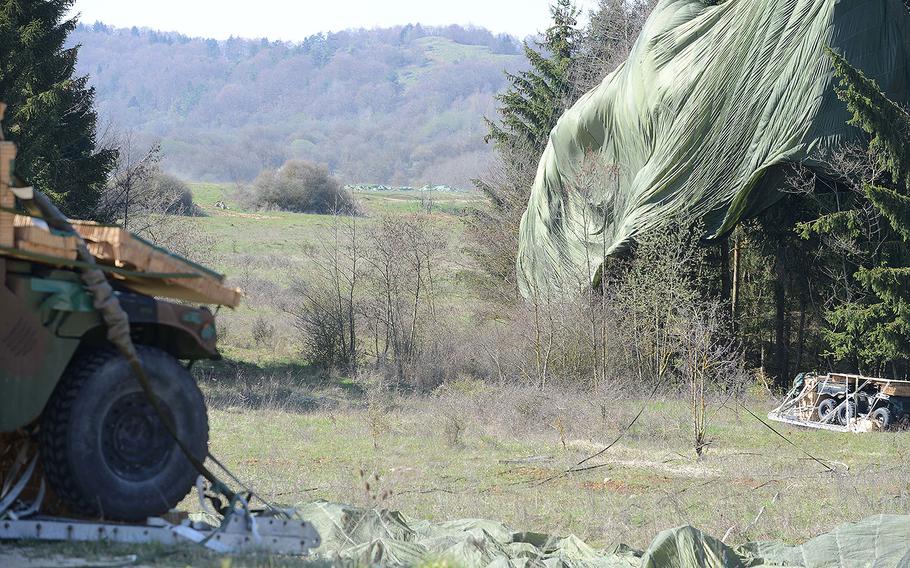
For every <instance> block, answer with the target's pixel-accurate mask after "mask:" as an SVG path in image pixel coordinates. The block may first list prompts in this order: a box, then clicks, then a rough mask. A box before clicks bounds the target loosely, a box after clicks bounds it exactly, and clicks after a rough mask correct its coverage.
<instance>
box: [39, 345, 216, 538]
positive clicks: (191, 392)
mask: <svg viewBox="0 0 910 568" xmlns="http://www.w3.org/2000/svg"><path fill="white" fill-rule="evenodd" d="M137 351H138V353H139V357H140V360H141V361H142V364H143V367H144V368H145V370H146V373H147V374H148V377H149V381H150V383H151V385H152V388H153V389H154V391H155V394H156V395H157V396H158V399H159V400H160V402H161V404H162V406H164V407H165V408H166V409H167V412H168V413H169V414H170V416H171V420H172V422H173V424H174V426H175V427H176V430H177V434H178V436H179V437H180V439H181V440H182V441H183V442H184V444H186V445H187V447H188V448H190V451H191V453H192V454H193V455H194V456H195V457H196V458H198V459H199V460H204V459H205V457H206V455H208V434H209V432H208V430H209V426H208V416H207V414H206V408H205V400H204V399H203V397H202V393H201V392H199V387H198V386H196V382H195V381H194V380H193V378H192V377H191V376H190V374H189V372H188V371H187V370H186V369H185V368H184V367H183V366H182V365H181V364H180V363H179V362H178V361H177V360H176V359H174V358H173V357H172V356H171V355H169V354H168V353H166V352H164V351H161V350H160V349H156V348H153V347H146V346H137ZM41 457H42V461H43V464H44V473H45V477H46V478H47V481H48V483H49V484H50V486H51V487H52V488H53V489H54V491H55V492H56V494H57V496H58V497H60V498H61V499H62V500H63V501H64V502H65V503H66V504H67V505H68V506H69V507H70V508H71V509H72V510H73V512H74V513H77V514H82V515H86V516H90V517H95V518H103V519H110V520H117V521H144V520H145V519H146V518H147V517H153V516H158V515H162V514H164V513H166V512H167V511H169V510H171V509H173V508H174V507H175V506H176V505H177V503H179V502H180V501H181V500H182V499H183V498H184V497H186V495H187V493H189V491H190V489H191V488H192V487H193V484H194V482H195V480H196V477H197V475H198V474H197V472H196V470H195V468H193V466H192V464H191V463H190V461H189V460H188V459H186V457H185V456H184V455H183V453H182V452H181V451H180V448H179V447H178V446H177V444H176V442H174V440H173V438H172V437H171V436H170V434H169V433H168V432H167V429H166V428H165V427H164V424H163V423H162V421H161V420H160V418H159V416H158V414H157V413H156V412H155V411H154V409H153V407H152V406H151V404H150V403H149V402H148V400H147V398H146V397H145V394H144V391H143V390H142V387H141V386H140V384H139V381H138V380H137V379H136V378H135V377H134V376H133V373H132V371H131V369H130V367H129V364H128V363H127V361H126V358H124V357H123V356H122V355H120V354H119V353H118V352H117V351H115V350H114V349H113V348H112V347H109V348H100V349H95V350H92V351H90V352H85V353H82V354H81V355H79V356H78V357H77V358H76V359H74V361H73V362H72V363H70V365H69V367H68V368H67V371H66V373H65V374H64V376H63V378H62V379H61V380H60V383H59V384H58V385H57V388H56V390H55V391H54V394H53V395H52V396H51V399H50V400H49V401H48V404H47V406H46V407H45V410H44V413H43V415H42V419H41Z"/></svg>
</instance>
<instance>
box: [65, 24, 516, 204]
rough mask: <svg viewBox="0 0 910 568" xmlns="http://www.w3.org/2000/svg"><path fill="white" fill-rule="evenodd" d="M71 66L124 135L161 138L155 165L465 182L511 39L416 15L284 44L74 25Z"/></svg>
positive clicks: (211, 171)
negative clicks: (309, 167) (314, 169)
mask: <svg viewBox="0 0 910 568" xmlns="http://www.w3.org/2000/svg"><path fill="white" fill-rule="evenodd" d="M70 42H71V43H72V44H79V45H81V46H82V47H81V50H80V52H79V61H78V71H79V73H80V74H87V75H90V77H91V84H92V85H93V86H94V87H95V88H96V90H97V105H98V108H99V111H100V113H101V116H102V117H104V118H105V119H107V120H109V121H110V124H111V127H112V129H113V130H115V131H118V132H123V131H128V132H131V133H132V136H133V142H134V144H142V145H146V144H150V143H152V142H154V141H157V140H160V141H161V142H162V147H163V151H164V154H165V161H164V167H165V168H166V169H168V170H170V171H172V172H173V173H175V174H178V175H180V176H183V177H186V178H189V179H194V180H200V181H246V180H250V179H252V178H253V177H255V176H256V174H258V173H259V171H260V170H261V169H263V168H265V167H273V166H276V165H279V164H281V163H282V162H283V161H284V160H286V159H289V158H301V159H306V160H311V161H315V162H319V163H324V164H327V165H328V166H329V168H330V169H331V170H332V171H333V172H335V173H336V174H337V175H338V176H339V177H341V178H342V179H343V180H344V181H346V182H349V183H382V184H390V185H415V186H418V185H424V184H445V185H451V186H460V187H465V186H467V185H469V180H470V178H472V177H474V176H476V175H477V174H478V173H479V172H480V170H481V169H482V167H483V164H484V163H485V161H486V160H487V159H488V158H489V156H490V152H491V149H490V147H488V146H487V145H485V144H484V143H483V140H482V138H483V134H484V132H485V129H484V125H483V122H482V120H481V117H482V116H483V115H491V114H492V113H494V109H495V104H494V100H493V96H494V94H495V93H496V92H497V91H499V90H501V89H502V88H503V87H504V85H505V79H504V76H503V71H504V70H515V69H517V68H518V67H519V66H521V65H523V58H522V57H521V56H520V55H519V49H518V47H519V46H518V42H517V40H515V39H514V38H512V37H509V36H502V35H500V36H495V35H493V34H492V33H490V32H489V31H487V30H483V29H475V28H464V27H460V26H449V27H446V28H425V27H422V26H419V25H416V26H412V25H409V26H403V27H396V28H390V29H378V30H353V31H345V32H339V33H331V34H321V35H317V36H313V37H310V38H308V39H307V40H305V41H303V42H300V43H296V44H292V43H286V42H270V41H268V40H265V39H262V40H247V39H236V38H231V39H228V40H226V41H215V40H212V39H201V38H190V37H186V36H183V35H180V34H177V33H163V32H158V31H152V30H146V29H142V30H140V29H137V28H132V29H116V28H111V27H109V26H106V25H104V24H101V23H96V24H94V25H91V26H87V25H80V26H79V27H78V29H77V30H76V31H75V32H74V33H73V34H72V35H71V37H70Z"/></svg>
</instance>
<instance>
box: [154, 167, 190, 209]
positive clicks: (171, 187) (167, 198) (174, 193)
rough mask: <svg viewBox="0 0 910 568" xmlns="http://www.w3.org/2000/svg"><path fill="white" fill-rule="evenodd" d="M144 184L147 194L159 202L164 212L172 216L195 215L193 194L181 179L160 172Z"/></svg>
mask: <svg viewBox="0 0 910 568" xmlns="http://www.w3.org/2000/svg"><path fill="white" fill-rule="evenodd" d="M144 183H145V184H146V185H147V191H146V192H145V193H147V194H148V195H150V196H153V197H152V199H153V200H155V201H157V203H158V204H159V207H160V209H161V211H162V212H164V213H168V214H170V215H195V213H196V206H195V204H194V203H193V192H192V191H191V190H190V187H189V186H188V185H187V184H186V183H185V182H184V181H183V180H181V179H179V178H177V177H174V176H172V175H170V174H166V173H163V172H158V173H156V174H154V175H152V176H151V177H150V178H149V179H148V180H145V181H144Z"/></svg>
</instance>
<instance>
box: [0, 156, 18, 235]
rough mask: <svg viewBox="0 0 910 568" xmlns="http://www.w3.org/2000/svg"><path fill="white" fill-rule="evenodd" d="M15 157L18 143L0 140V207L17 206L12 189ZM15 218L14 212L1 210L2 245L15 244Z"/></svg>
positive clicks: (10, 207) (0, 231)
mask: <svg viewBox="0 0 910 568" xmlns="http://www.w3.org/2000/svg"><path fill="white" fill-rule="evenodd" d="M15 159H16V145H15V144H13V143H12V142H0V207H2V208H4V209H12V208H13V207H15V206H16V197H15V196H14V195H13V192H12V191H10V185H11V184H12V171H13V160H15ZM13 218H14V214H12V213H8V212H6V211H0V246H4V247H12V246H14V244H15V240H16V237H15V233H14V231H13Z"/></svg>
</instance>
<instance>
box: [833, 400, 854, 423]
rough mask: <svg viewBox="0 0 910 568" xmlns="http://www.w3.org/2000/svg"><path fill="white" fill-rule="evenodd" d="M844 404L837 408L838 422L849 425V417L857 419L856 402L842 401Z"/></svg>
mask: <svg viewBox="0 0 910 568" xmlns="http://www.w3.org/2000/svg"><path fill="white" fill-rule="evenodd" d="M841 402H842V404H841V405H840V406H839V407H838V409H837V423H838V424H840V425H841V426H846V425H847V420H848V417H849V418H852V419H854V420H855V419H856V418H857V415H856V403H855V402H854V401H852V400H848V401H847V402H846V403H844V402H843V401H841Z"/></svg>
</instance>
